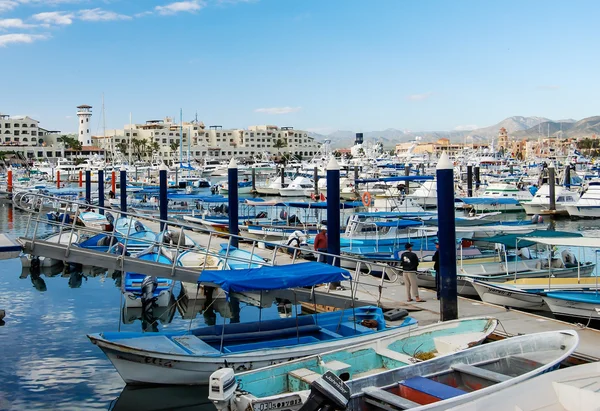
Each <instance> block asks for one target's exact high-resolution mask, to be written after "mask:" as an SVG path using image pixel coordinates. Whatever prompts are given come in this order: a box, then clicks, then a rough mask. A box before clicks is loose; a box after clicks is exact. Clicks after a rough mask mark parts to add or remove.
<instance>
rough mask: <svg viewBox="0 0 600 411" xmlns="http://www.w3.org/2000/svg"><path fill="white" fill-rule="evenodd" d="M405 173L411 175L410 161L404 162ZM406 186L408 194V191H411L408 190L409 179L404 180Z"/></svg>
mask: <svg viewBox="0 0 600 411" xmlns="http://www.w3.org/2000/svg"><path fill="white" fill-rule="evenodd" d="M404 175H405V176H406V177H408V176H409V175H410V164H409V163H406V164H404ZM404 187H405V188H404V190H406V191H405V192H406V194H408V192H409V191H408V190H409V185H408V180H406V181H405V182H404Z"/></svg>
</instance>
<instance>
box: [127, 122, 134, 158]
mask: <svg viewBox="0 0 600 411" xmlns="http://www.w3.org/2000/svg"><path fill="white" fill-rule="evenodd" d="M132 128H133V127H132V123H131V112H129V149H128V150H127V151H128V152H129V161H128V163H129V166H130V167H131V136H132V134H133V132H132Z"/></svg>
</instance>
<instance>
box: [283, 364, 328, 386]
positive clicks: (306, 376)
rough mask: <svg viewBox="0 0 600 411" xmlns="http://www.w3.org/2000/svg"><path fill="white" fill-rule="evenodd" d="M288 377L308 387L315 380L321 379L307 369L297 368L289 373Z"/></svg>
mask: <svg viewBox="0 0 600 411" xmlns="http://www.w3.org/2000/svg"><path fill="white" fill-rule="evenodd" d="M288 375H289V376H290V377H293V378H297V379H298V380H300V381H302V382H304V383H306V384H308V385H310V384H312V383H313V382H314V381H315V380H316V379H317V378H319V377H321V374H319V373H318V372H315V371H312V370H309V369H308V368H299V369H297V370H293V371H290V372H289V373H288Z"/></svg>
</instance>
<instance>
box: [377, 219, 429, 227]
mask: <svg viewBox="0 0 600 411" xmlns="http://www.w3.org/2000/svg"><path fill="white" fill-rule="evenodd" d="M373 224H375V225H376V226H377V227H398V228H406V227H415V226H421V225H423V223H422V222H421V221H413V220H395V221H375V223H373Z"/></svg>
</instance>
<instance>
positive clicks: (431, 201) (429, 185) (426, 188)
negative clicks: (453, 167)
mask: <svg viewBox="0 0 600 411" xmlns="http://www.w3.org/2000/svg"><path fill="white" fill-rule="evenodd" d="M408 197H409V198H410V199H412V200H413V201H414V202H415V203H417V204H419V205H420V206H421V207H423V208H434V207H437V181H435V180H426V181H423V183H422V184H421V185H420V186H419V187H417V189H416V190H415V191H413V192H412V193H410V194H409V195H408Z"/></svg>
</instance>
